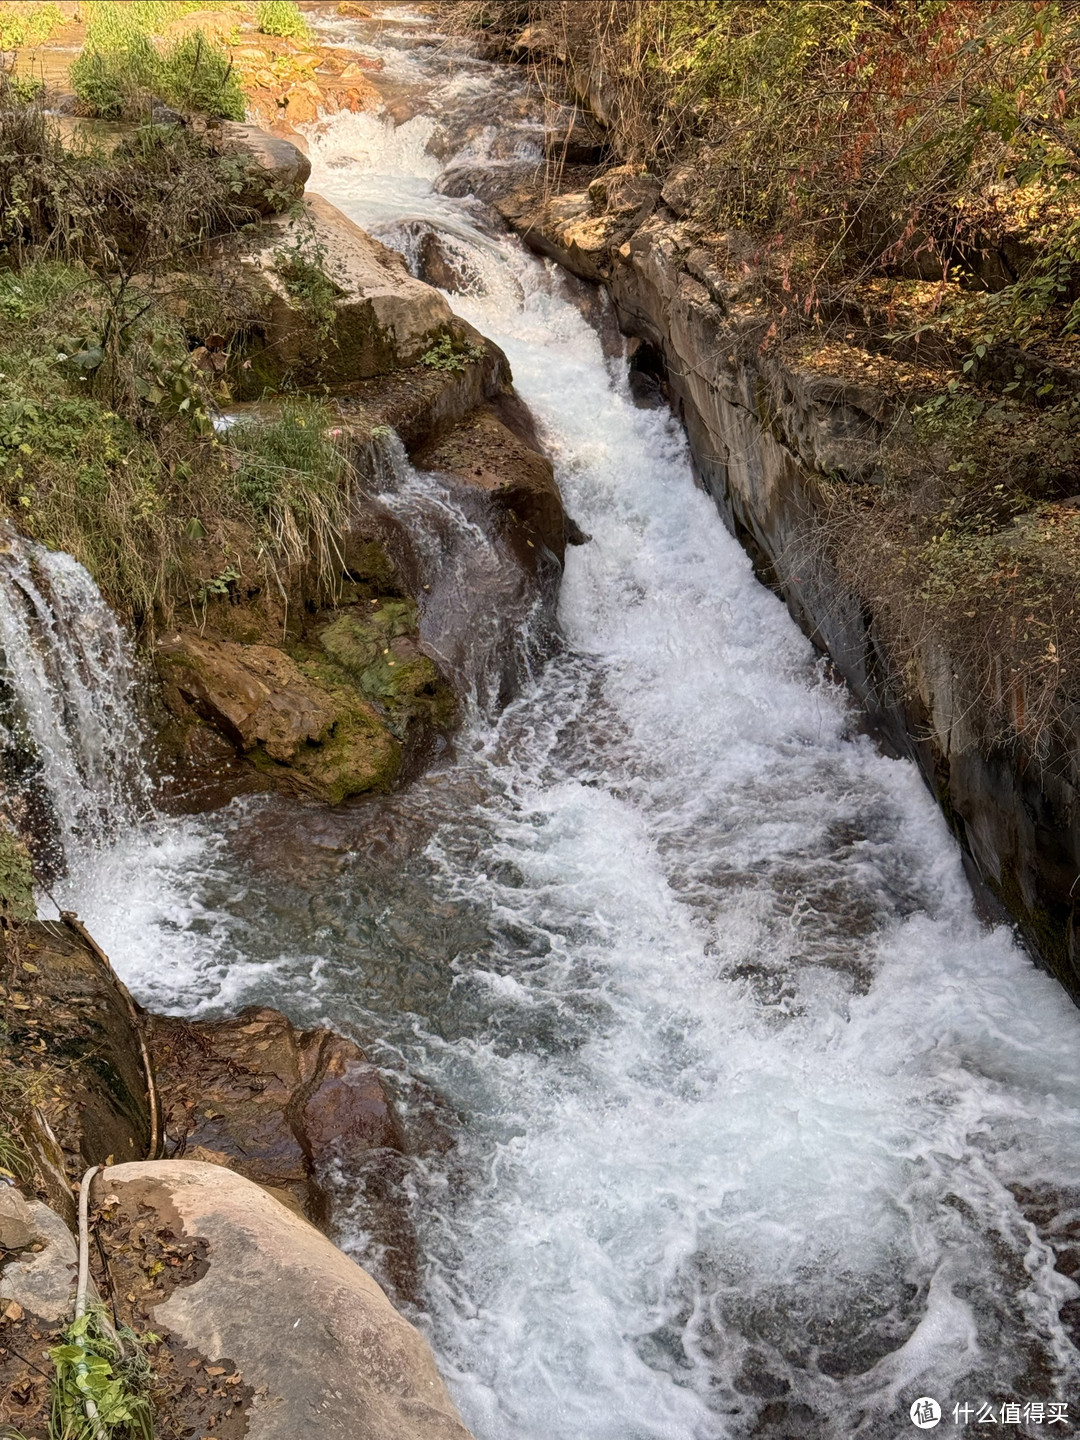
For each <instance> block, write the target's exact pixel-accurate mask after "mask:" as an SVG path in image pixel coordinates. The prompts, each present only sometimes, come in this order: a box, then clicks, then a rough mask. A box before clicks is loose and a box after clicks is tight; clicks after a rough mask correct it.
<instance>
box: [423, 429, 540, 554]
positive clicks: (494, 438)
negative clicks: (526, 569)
mask: <svg viewBox="0 0 1080 1440" xmlns="http://www.w3.org/2000/svg"><path fill="white" fill-rule="evenodd" d="M413 461H414V463H415V464H416V465H417V466H418V467H419V468H420V469H422V470H437V471H439V472H441V473H442V474H444V475H450V476H452V477H453V478H454V479H456V480H458V481H460V482H462V483H464V484H466V485H470V486H472V487H474V488H475V489H478V490H483V491H484V492H485V493H486V494H488V495H490V496H491V499H492V502H493V503H494V504H495V505H496V506H497V507H498V509H499V510H501V511H502V512H503V514H504V516H505V517H506V518H507V519H508V520H509V521H510V523H511V526H512V530H513V531H514V532H516V533H515V534H514V536H513V538H514V539H515V540H516V541H517V542H518V543H517V548H518V550H519V553H520V551H521V549H522V548H524V549H526V550H528V549H532V550H533V551H534V552H535V551H536V549H537V547H538V546H543V547H544V548H546V549H547V550H550V551H551V553H552V554H553V555H555V556H556V558H557V559H558V560H560V561H561V560H562V558H563V551H564V549H565V547H566V516H565V514H564V512H563V503H562V495H561V494H560V492H559V486H558V483H557V482H556V480H555V473H554V471H553V470H552V467H551V461H550V460H548V458H547V457H546V456H545V455H541V454H540V453H539V451H538V450H535V449H533V448H532V447H531V446H530V445H528V444H527V443H526V441H525V440H524V439H522V438H521V436H520V435H517V434H515V433H514V432H513V431H512V430H511V429H510V428H509V426H508V425H506V424H505V423H504V421H503V419H502V418H500V415H499V414H498V412H497V410H496V408H495V407H494V406H492V405H481V406H478V407H477V408H476V409H475V410H473V411H472V413H471V414H469V415H467V416H466V417H465V418H464V419H463V420H462V421H460V423H459V424H457V425H455V426H454V428H453V429H452V430H449V431H447V432H445V433H444V434H442V435H441V436H439V437H438V438H437V439H435V440H434V441H432V442H430V443H429V444H427V445H425V446H423V447H421V448H420V449H418V450H417V451H416V452H415V453H414V455H413ZM524 558H526V559H528V557H527V556H525V557H524Z"/></svg>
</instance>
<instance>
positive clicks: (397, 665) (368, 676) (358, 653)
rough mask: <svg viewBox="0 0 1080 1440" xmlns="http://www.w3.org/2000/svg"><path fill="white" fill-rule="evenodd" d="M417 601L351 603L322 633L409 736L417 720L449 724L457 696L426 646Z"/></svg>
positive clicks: (393, 724) (399, 731) (328, 648)
mask: <svg viewBox="0 0 1080 1440" xmlns="http://www.w3.org/2000/svg"><path fill="white" fill-rule="evenodd" d="M418 626H419V617H418V612H417V607H416V604H415V602H414V601H412V600H407V599H396V600H395V599H385V598H383V599H376V600H373V601H371V602H370V604H369V605H368V606H366V607H351V608H350V609H348V610H347V611H346V612H345V613H344V614H342V615H339V616H338V617H337V618H336V619H334V620H333V621H332V622H331V623H330V624H329V625H328V626H327V627H326V629H324V630H323V631H322V633H321V634H320V636H319V643H320V645H321V646H322V648H323V650H324V651H325V652H326V653H327V655H329V656H330V658H331V659H332V660H334V661H336V662H337V664H338V665H339V666H341V667H342V669H343V670H345V671H347V672H348V673H349V675H350V676H351V677H352V678H353V680H354V681H355V683H356V685H357V687H358V688H359V689H360V691H361V692H362V693H363V694H364V695H366V696H367V697H368V699H370V700H372V701H374V702H375V703H376V704H378V705H379V706H380V708H381V709H382V710H383V711H384V712H385V714H386V716H387V719H388V722H389V724H390V728H391V730H392V731H393V732H394V734H395V735H397V736H398V738H399V739H402V740H404V739H405V738H406V735H407V733H408V729H409V727H410V725H411V724H413V723H414V722H421V723H425V724H427V725H439V726H446V725H449V724H450V723H451V721H452V719H453V716H454V709H455V701H454V696H453V694H452V693H451V691H450V690H449V688H448V687H447V685H446V683H445V682H444V680H443V678H442V675H441V674H440V673H439V669H438V667H437V666H436V664H435V662H434V661H433V660H432V659H431V657H430V656H429V655H426V654H425V653H424V651H423V650H422V649H421V646H420V641H419V634H418Z"/></svg>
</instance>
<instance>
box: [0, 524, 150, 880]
mask: <svg viewBox="0 0 1080 1440" xmlns="http://www.w3.org/2000/svg"><path fill="white" fill-rule="evenodd" d="M0 654H2V657H3V673H2V677H0V770H2V781H3V788H4V793H5V797H6V805H7V808H8V810H9V812H10V813H11V816H12V818H13V819H16V820H17V821H19V822H20V823H21V825H22V828H24V829H25V830H27V831H28V832H32V833H33V834H34V835H35V837H36V842H37V848H38V856H37V859H38V864H39V869H44V871H45V872H46V873H48V874H52V873H55V872H56V871H61V870H63V869H65V868H66V867H67V865H68V864H69V863H71V862H72V861H73V859H74V857H75V856H76V854H78V853H79V851H80V850H83V849H85V848H86V847H87V846H93V845H97V844H100V843H102V842H103V841H105V840H107V839H108V838H109V837H110V836H111V835H112V834H113V833H114V832H115V829H116V827H117V826H118V825H120V824H122V823H123V822H124V821H126V820H130V819H132V818H134V817H135V816H136V815H138V814H139V813H140V812H141V813H143V814H145V812H146V810H147V809H148V806H149V783H148V779H147V775H146V771H145V769H144V767H143V764H142V759H141V745H142V738H141V733H140V728H139V724H138V719H137V714H136V706H135V666H134V663H133V658H132V655H131V651H130V647H129V645H128V642H127V639H126V637H125V636H124V634H123V631H122V630H121V628H120V626H119V625H118V624H117V621H116V617H115V615H114V614H113V613H112V611H111V610H110V609H109V607H108V606H107V605H106V604H105V602H104V600H103V599H102V598H101V595H100V593H99V591H98V589H97V586H96V585H95V584H94V582H93V580H92V579H91V578H90V576H89V574H88V573H87V572H86V570H84V569H83V567H82V566H81V565H80V564H78V563H77V562H76V561H75V560H73V559H72V558H71V556H70V555H64V554H61V553H56V552H53V551H49V550H46V549H45V548H44V547H43V546H41V545H37V544H35V543H34V542H33V541H31V540H27V539H25V538H24V537H22V536H20V535H17V534H16V533H15V532H14V531H12V530H10V529H5V530H3V531H2V532H0Z"/></svg>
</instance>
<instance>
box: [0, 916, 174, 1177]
mask: <svg viewBox="0 0 1080 1440" xmlns="http://www.w3.org/2000/svg"><path fill="white" fill-rule="evenodd" d="M0 1000H2V1001H4V1003H5V1007H6V1034H5V1036H4V1045H3V1047H2V1052H0V1056H2V1059H3V1061H4V1063H5V1065H6V1064H7V1063H8V1062H9V1061H11V1062H13V1063H14V1064H16V1065H17V1066H18V1068H19V1069H20V1070H21V1071H22V1073H23V1075H24V1076H27V1077H28V1076H29V1075H30V1074H32V1073H33V1071H35V1070H36V1071H38V1072H40V1074H41V1076H42V1078H43V1080H46V1081H47V1084H44V1085H43V1086H42V1090H43V1097H42V1100H41V1108H42V1111H43V1113H44V1119H45V1120H46V1121H47V1124H48V1126H49V1127H51V1130H52V1131H53V1132H55V1136H56V1139H57V1141H58V1142H59V1145H60V1146H61V1147H62V1149H63V1151H64V1153H65V1154H66V1155H67V1156H68V1157H70V1169H71V1173H72V1174H78V1173H80V1172H81V1169H82V1168H83V1166H84V1165H90V1164H100V1163H101V1162H102V1161H104V1160H105V1159H106V1158H107V1157H108V1156H110V1155H112V1156H115V1157H116V1158H117V1159H118V1160H122V1159H135V1158H138V1159H141V1158H142V1157H143V1156H144V1155H145V1154H146V1151H147V1146H148V1144H149V1139H150V1111H149V1106H148V1102H147V1096H146V1076H145V1074H144V1071H143V1067H142V1062H141V1059H140V1054H139V1036H138V1033H137V1031H136V1029H135V1026H134V1024H133V1022H132V1018H131V1014H130V1012H129V1010H128V1008H127V1000H126V997H125V993H124V992H123V991H122V990H121V989H120V987H119V985H118V983H117V982H116V980H115V979H113V977H112V976H111V975H110V973H109V971H108V970H107V969H106V968H105V966H104V965H103V964H102V962H101V961H100V960H99V959H98V958H97V956H96V955H94V953H93V952H92V951H91V950H90V948H89V947H88V946H87V945H86V943H85V941H84V940H83V939H82V938H81V937H80V936H79V935H77V934H75V933H74V932H73V931H72V930H70V929H69V928H68V927H67V926H65V925H62V924H60V923H58V922H52V921H41V922H33V923H30V924H27V925H24V926H21V927H20V929H19V931H18V943H17V944H8V945H7V946H6V947H5V952H4V954H3V957H2V958H0ZM36 1124H37V1128H38V1129H40V1128H41V1122H40V1121H38V1122H36ZM26 1139H27V1143H28V1146H29V1148H30V1151H31V1153H32V1154H33V1153H34V1151H35V1150H37V1149H40V1148H43V1145H44V1144H47V1145H48V1146H49V1148H50V1149H52V1146H51V1141H50V1137H49V1136H48V1134H42V1135H39V1136H37V1137H36V1139H35V1137H33V1136H29V1137H26ZM42 1142H43V1143H42ZM36 1158H37V1157H35V1159H36ZM41 1158H42V1161H43V1163H46V1164H47V1165H48V1168H49V1169H53V1168H55V1167H54V1162H53V1161H51V1160H49V1159H48V1157H47V1156H44V1155H43V1156H42V1157H41ZM43 1178H44V1177H43ZM50 1188H51V1187H50ZM68 1201H69V1203H70V1196H68Z"/></svg>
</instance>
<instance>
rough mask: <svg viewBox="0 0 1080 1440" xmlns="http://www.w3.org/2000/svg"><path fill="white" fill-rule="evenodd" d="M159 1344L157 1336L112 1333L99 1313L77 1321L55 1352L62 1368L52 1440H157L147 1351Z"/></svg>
mask: <svg viewBox="0 0 1080 1440" xmlns="http://www.w3.org/2000/svg"><path fill="white" fill-rule="evenodd" d="M158 1343H159V1337H158V1336H157V1335H153V1334H150V1333H147V1334H145V1335H137V1334H136V1333H135V1331H133V1330H130V1329H128V1328H127V1327H126V1326H124V1327H122V1328H121V1329H120V1330H119V1331H112V1329H111V1327H110V1326H108V1324H107V1323H106V1321H105V1318H104V1313H103V1312H102V1311H101V1310H100V1309H97V1308H91V1309H88V1310H87V1311H86V1313H85V1314H84V1315H81V1316H80V1317H79V1318H78V1319H77V1320H74V1321H72V1323H71V1324H70V1325H69V1326H68V1327H67V1329H66V1330H65V1331H64V1334H63V1337H62V1342H61V1344H59V1345H55V1346H53V1348H52V1349H51V1350H50V1351H49V1357H50V1359H51V1360H52V1362H53V1364H54V1365H55V1366H56V1374H55V1377H54V1379H53V1385H52V1414H51V1416H50V1420H49V1440H153V1434H154V1420H153V1412H152V1410H151V1407H150V1387H151V1382H152V1380H153V1373H152V1371H151V1369H150V1363H149V1361H148V1359H147V1357H146V1347H147V1346H148V1345H157V1344H158ZM88 1400H89V1401H92V1403H93V1407H94V1410H95V1411H96V1414H95V1415H94V1418H93V1419H91V1418H90V1417H89V1416H88V1415H87V1410H86V1402H87V1401H88Z"/></svg>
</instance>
